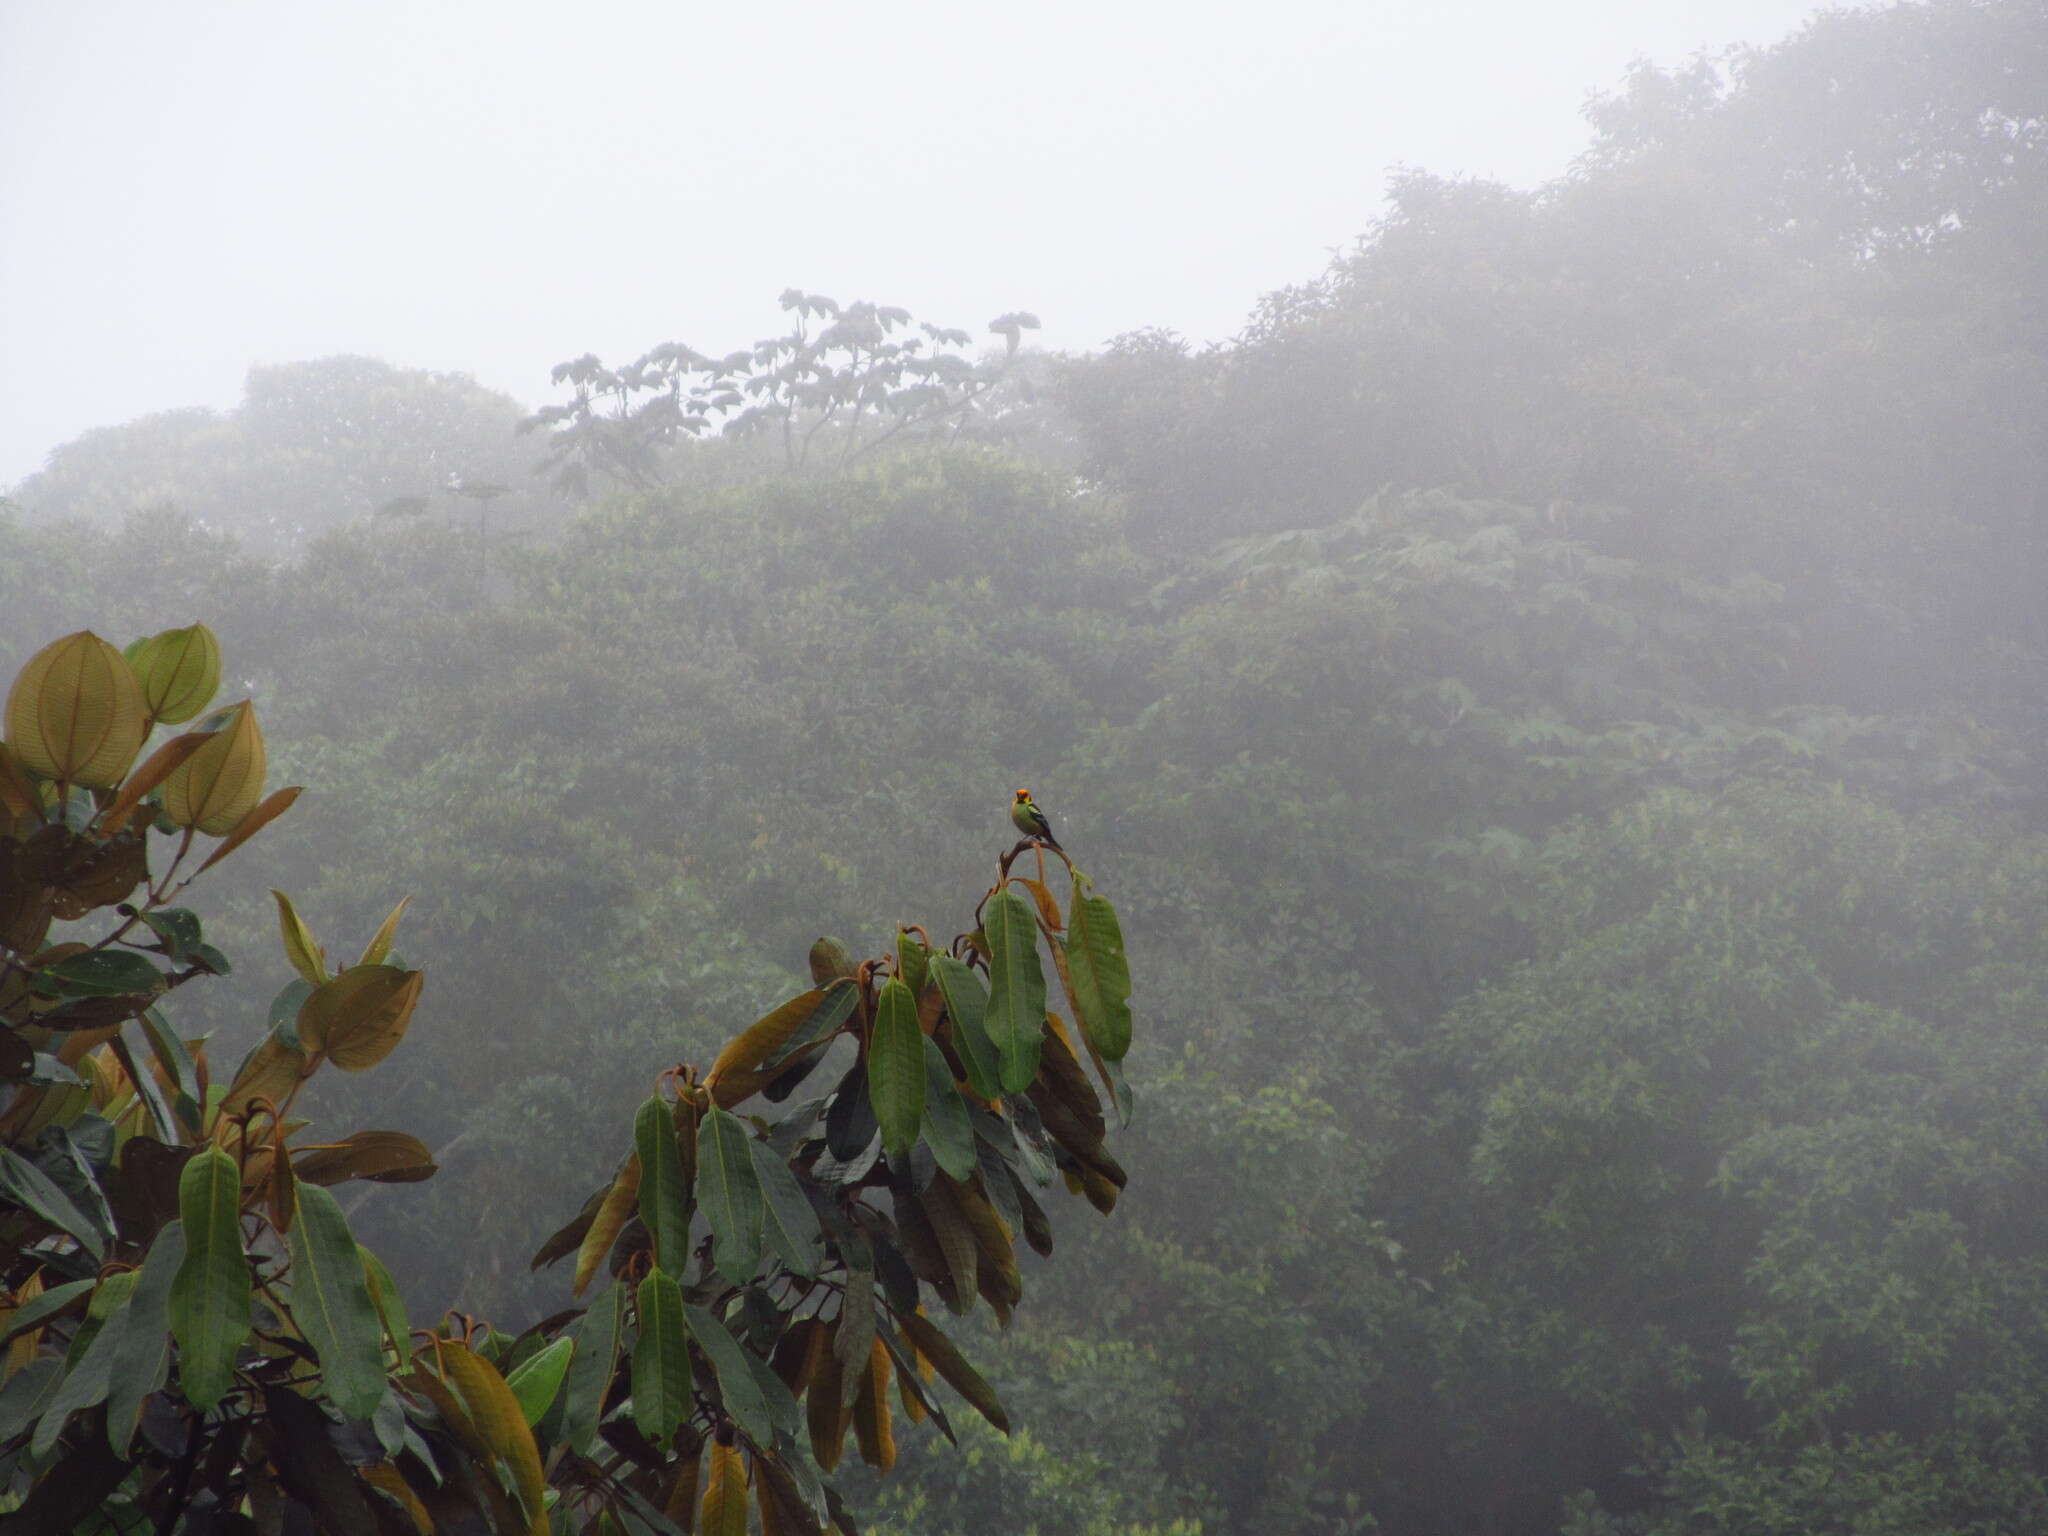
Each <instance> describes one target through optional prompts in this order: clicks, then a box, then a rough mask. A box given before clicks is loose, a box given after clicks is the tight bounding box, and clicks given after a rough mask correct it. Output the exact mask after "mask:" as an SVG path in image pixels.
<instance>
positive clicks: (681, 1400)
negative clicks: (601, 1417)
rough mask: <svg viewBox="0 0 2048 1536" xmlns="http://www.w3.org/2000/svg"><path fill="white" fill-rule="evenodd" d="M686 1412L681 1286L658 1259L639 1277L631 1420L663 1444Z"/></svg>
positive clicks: (687, 1356) (687, 1372)
mask: <svg viewBox="0 0 2048 1536" xmlns="http://www.w3.org/2000/svg"><path fill="white" fill-rule="evenodd" d="M689 1416H690V1342H689V1339H688V1337H687V1336H686V1335H685V1334H684V1332H683V1288H682V1287H681V1286H680V1285H678V1284H676V1279H675V1276H673V1275H671V1274H669V1273H668V1272H667V1271H665V1270H663V1269H662V1268H661V1267H660V1266H659V1265H657V1266H656V1267H655V1268H653V1269H651V1270H649V1271H648V1272H647V1278H646V1279H644V1280H642V1281H641V1282H640V1335H639V1337H638V1338H637V1339H635V1340H634V1342H633V1422H634V1423H635V1424H637V1425H638V1426H639V1427H640V1433H641V1434H643V1435H645V1436H647V1438H648V1439H650V1440H652V1441H653V1442H654V1443H655V1444H656V1445H660V1446H666V1445H667V1444H668V1443H669V1441H670V1439H672V1438H673V1437H674V1435H675V1432H676V1426H677V1425H679V1424H681V1423H682V1422H683V1420H684V1419H686V1418H688V1417H689Z"/></svg>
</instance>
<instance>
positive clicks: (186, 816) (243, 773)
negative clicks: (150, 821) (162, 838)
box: [164, 700, 269, 837]
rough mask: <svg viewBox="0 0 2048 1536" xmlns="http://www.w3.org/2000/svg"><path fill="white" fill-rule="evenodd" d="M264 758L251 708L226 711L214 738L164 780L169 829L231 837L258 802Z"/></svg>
mask: <svg viewBox="0 0 2048 1536" xmlns="http://www.w3.org/2000/svg"><path fill="white" fill-rule="evenodd" d="M268 771H269V756H268V752H267V750H266V749H265V747H264V745H263V730H262V728H261V727H260V726H258V725H257V724H256V710H255V706H253V705H252V704H250V703H249V702H248V701H247V700H244V701H243V702H242V703H240V704H237V705H235V706H234V708H233V709H232V710H231V711H230V712H229V718H228V719H227V720H225V721H224V722H223V723H222V724H221V727H220V729H218V730H217V731H215V732H213V739H212V740H211V741H209V742H207V743H206V745H205V746H203V747H201V748H200V749H199V750H198V751H197V752H194V753H193V754H192V755H191V757H189V758H187V759H186V760H185V761H184V762H183V763H181V764H180V765H179V766H178V767H177V768H176V769H175V770H173V772H172V773H171V776H170V777H169V778H167V779H165V780H164V815H166V816H167V817H169V818H170V820H171V823H172V825H174V826H180V827H197V828H198V829H199V830H200V831H201V832H204V833H206V834H207V836H209V837H220V836H223V835H225V834H226V833H229V832H232V831H234V830H235V828H236V827H237V826H238V825H239V824H240V823H241V821H242V820H243V818H244V817H246V816H248V814H249V813H250V812H251V811H253V810H255V809H256V802H257V801H258V800H260V799H262V798H263V776H264V774H265V773H267V772H268Z"/></svg>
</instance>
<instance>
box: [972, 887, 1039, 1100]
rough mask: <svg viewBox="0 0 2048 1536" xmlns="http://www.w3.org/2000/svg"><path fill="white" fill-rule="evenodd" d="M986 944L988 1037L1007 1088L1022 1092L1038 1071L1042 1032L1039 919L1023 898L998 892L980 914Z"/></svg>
mask: <svg viewBox="0 0 2048 1536" xmlns="http://www.w3.org/2000/svg"><path fill="white" fill-rule="evenodd" d="M982 931H983V932H984V933H986V934H987V935H988V943H989V964H988V975H989V992H988V1010H987V1013H986V1015H985V1018H986V1022H987V1026H988V1034H989V1039H990V1040H991V1041H992V1042H993V1043H994V1045H995V1048H996V1055H997V1058H998V1060H999V1062H1000V1064H1001V1078H1002V1086H1003V1089H1004V1091H1005V1092H1008V1093H1022V1092H1023V1091H1024V1090H1025V1089H1026V1088H1028V1087H1030V1086H1031V1080H1032V1079H1033V1078H1034V1077H1036V1076H1037V1075H1038V1053H1039V1050H1040V1047H1041V1045H1042V1043H1043V1038H1044V1034H1045V972H1044V970H1043V969H1042V968H1041V966H1040V965H1039V960H1038V923H1037V920H1036V919H1035V918H1034V917H1033V916H1032V913H1031V908H1030V907H1029V905H1027V904H1026V902H1025V900H1024V898H1023V897H1021V896H1019V895H1016V894H1015V893H1014V892H1011V891H1007V890H1005V891H1001V892H998V893H997V894H996V895H994V896H992V897H990V898H989V903H988V906H987V907H986V908H985V909H984V910H983V912H982Z"/></svg>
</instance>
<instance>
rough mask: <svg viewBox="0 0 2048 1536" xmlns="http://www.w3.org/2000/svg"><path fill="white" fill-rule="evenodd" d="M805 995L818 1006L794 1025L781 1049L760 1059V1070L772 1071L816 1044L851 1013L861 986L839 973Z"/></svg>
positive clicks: (858, 999) (858, 998) (857, 999)
mask: <svg viewBox="0 0 2048 1536" xmlns="http://www.w3.org/2000/svg"><path fill="white" fill-rule="evenodd" d="M804 997H807V998H808V997H815V998H817V999H818V1003H817V1006H816V1007H814V1008H813V1009H812V1010H811V1012H810V1016H809V1017H808V1018H806V1019H805V1020H804V1021H803V1022H802V1023H800V1024H798V1025H797V1027H796V1028H795V1030H794V1031H792V1032H791V1034H790V1036H789V1038H788V1039H787V1040H785V1041H783V1043H782V1047H781V1049H780V1050H777V1051H774V1052H772V1053H771V1054H770V1055H769V1056H768V1058H767V1059H766V1060H765V1061H763V1062H762V1063H761V1067H762V1070H763V1071H770V1072H772V1071H774V1070H775V1069H776V1068H778V1067H780V1066H781V1065H782V1064H783V1063H784V1062H785V1061H787V1060H789V1058H790V1057H792V1056H794V1055H795V1054H796V1053H797V1052H798V1051H800V1050H802V1049H803V1048H804V1047H805V1046H807V1045H815V1044H816V1043H817V1042H818V1041H820V1040H823V1039H824V1038H825V1037H826V1036H828V1035H830V1034H831V1033H832V1032H833V1031H834V1030H836V1029H838V1028H839V1026H840V1025H842V1024H844V1023H845V1022H846V1021H847V1019H849V1018H850V1017H852V1015H853V1006H854V1004H855V1003H857V1002H859V1001H860V988H859V987H857V986H855V985H854V984H853V982H852V980H851V979H850V978H846V977H841V978H840V979H838V980H836V981H828V982H827V983H826V984H825V986H824V987H823V988H821V989H820V990H819V991H817V992H806V993H805V994H804ZM798 1001H802V999H801V998H800V999H798Z"/></svg>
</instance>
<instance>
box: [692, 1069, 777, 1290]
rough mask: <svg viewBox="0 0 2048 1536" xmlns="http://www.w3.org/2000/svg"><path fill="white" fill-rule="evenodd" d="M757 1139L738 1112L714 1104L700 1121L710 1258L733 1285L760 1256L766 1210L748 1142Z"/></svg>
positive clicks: (701, 1191) (701, 1192) (700, 1176)
mask: <svg viewBox="0 0 2048 1536" xmlns="http://www.w3.org/2000/svg"><path fill="white" fill-rule="evenodd" d="M753 1139H754V1138H753V1137H752V1136H750V1135H748V1134H747V1128H746V1126H745V1125H743V1124H741V1122H740V1121H739V1119H738V1118H737V1117H736V1116H734V1115H732V1114H729V1113H728V1112H726V1111H725V1110H722V1109H720V1108H718V1106H717V1105H715V1104H714V1105H712V1106H710V1107H709V1108H708V1109H706V1110H705V1112H704V1120H703V1123H702V1124H700V1125H699V1126H698V1127H697V1193H698V1199H699V1202H700V1203H701V1204H702V1206H703V1208H704V1216H705V1219H706V1220H708V1221H709V1222H710V1223H711V1239H712V1246H711V1257H712V1262H713V1263H715V1264H716V1265H717V1266H718V1272H719V1273H720V1274H721V1275H723V1276H725V1278H726V1279H728V1280H730V1281H731V1282H732V1283H733V1284H734V1285H744V1284H746V1282H747V1281H749V1280H751V1279H752V1278H753V1276H754V1271H755V1269H756V1268H757V1267H759V1265H760V1262H761V1223H762V1220H763V1217H764V1214H765V1213H764V1210H763V1201H762V1197H761V1185H760V1181H759V1180H758V1179H757V1178H756V1177H755V1175H754V1159H753V1154H752V1152H751V1151H750V1150H749V1149H748V1146H747V1144H748V1143H749V1142H751V1141H752V1140H753Z"/></svg>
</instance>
